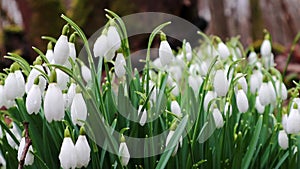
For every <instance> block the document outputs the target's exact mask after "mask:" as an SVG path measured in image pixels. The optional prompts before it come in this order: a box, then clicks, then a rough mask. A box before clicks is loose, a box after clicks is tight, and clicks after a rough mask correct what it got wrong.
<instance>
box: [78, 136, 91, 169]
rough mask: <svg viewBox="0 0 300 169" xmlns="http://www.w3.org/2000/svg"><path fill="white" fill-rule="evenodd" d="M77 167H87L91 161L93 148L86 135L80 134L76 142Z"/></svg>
mask: <svg viewBox="0 0 300 169" xmlns="http://www.w3.org/2000/svg"><path fill="white" fill-rule="evenodd" d="M75 150H76V157H77V158H76V159H77V165H76V167H77V168H81V167H87V166H88V164H89V162H90V153H91V148H90V146H89V144H88V142H87V139H86V137H85V136H83V135H80V136H79V137H78V139H77V141H76V144H75Z"/></svg>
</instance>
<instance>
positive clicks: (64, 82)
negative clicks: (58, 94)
mask: <svg viewBox="0 0 300 169" xmlns="http://www.w3.org/2000/svg"><path fill="white" fill-rule="evenodd" d="M55 71H56V77H57V85H58V86H59V88H60V89H61V90H64V89H66V88H67V86H68V82H69V80H70V78H69V75H68V74H66V73H65V72H63V71H61V70H60V69H55Z"/></svg>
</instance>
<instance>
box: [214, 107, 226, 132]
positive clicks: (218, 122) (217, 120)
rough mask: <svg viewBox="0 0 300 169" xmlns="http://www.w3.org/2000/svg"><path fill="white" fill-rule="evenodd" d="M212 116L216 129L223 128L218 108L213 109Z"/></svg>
mask: <svg viewBox="0 0 300 169" xmlns="http://www.w3.org/2000/svg"><path fill="white" fill-rule="evenodd" d="M212 115H213V118H214V121H215V125H216V127H217V129H219V128H222V127H223V126H224V120H223V116H222V114H221V112H220V110H219V109H218V108H214V110H213V112H212Z"/></svg>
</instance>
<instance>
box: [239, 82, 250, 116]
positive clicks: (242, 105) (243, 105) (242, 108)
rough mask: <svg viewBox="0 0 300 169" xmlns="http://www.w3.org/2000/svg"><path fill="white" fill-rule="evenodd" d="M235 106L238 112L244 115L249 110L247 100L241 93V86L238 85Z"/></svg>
mask: <svg viewBox="0 0 300 169" xmlns="http://www.w3.org/2000/svg"><path fill="white" fill-rule="evenodd" d="M236 104H237V107H238V110H239V112H241V113H245V112H246V111H248V108H249V103H248V98H247V96H246V94H245V92H244V91H243V89H242V87H241V85H238V91H237V94H236Z"/></svg>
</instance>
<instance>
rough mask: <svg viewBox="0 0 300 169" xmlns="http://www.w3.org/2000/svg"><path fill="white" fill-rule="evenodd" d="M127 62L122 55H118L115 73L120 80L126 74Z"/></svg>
mask: <svg viewBox="0 0 300 169" xmlns="http://www.w3.org/2000/svg"><path fill="white" fill-rule="evenodd" d="M125 66H126V61H125V58H124V55H123V54H122V53H118V54H117V57H116V62H115V73H116V75H117V76H118V77H119V78H120V77H122V76H124V75H125V73H126V69H125Z"/></svg>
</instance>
